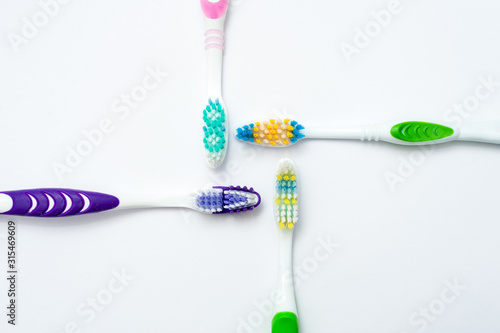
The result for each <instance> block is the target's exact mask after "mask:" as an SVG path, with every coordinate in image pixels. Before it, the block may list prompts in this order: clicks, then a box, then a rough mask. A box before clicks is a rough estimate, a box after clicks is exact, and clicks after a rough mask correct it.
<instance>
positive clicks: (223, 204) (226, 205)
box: [196, 186, 260, 214]
mask: <svg viewBox="0 0 500 333" xmlns="http://www.w3.org/2000/svg"><path fill="white" fill-rule="evenodd" d="M259 204H260V195H259V193H257V192H255V190H254V189H253V188H252V187H250V188H247V187H246V186H244V187H241V186H214V187H212V188H211V189H209V190H205V191H201V192H200V193H198V194H197V196H196V209H197V210H199V211H200V212H202V213H206V214H224V213H229V214H232V213H241V212H246V211H249V210H253V209H254V208H255V207H257V206H258V205H259Z"/></svg>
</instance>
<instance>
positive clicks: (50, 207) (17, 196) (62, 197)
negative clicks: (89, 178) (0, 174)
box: [0, 188, 120, 217]
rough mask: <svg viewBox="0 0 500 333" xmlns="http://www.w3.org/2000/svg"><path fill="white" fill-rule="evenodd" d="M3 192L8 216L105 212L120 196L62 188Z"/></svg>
mask: <svg viewBox="0 0 500 333" xmlns="http://www.w3.org/2000/svg"><path fill="white" fill-rule="evenodd" d="M0 195H1V196H2V200H1V202H2V205H3V206H4V209H3V212H2V214H8V215H23V216H37V217H62V216H71V215H82V214H88V213H97V212H102V211H105V210H110V209H113V208H116V207H117V206H118V205H119V204H120V200H118V198H117V197H115V196H112V195H109V194H104V193H98V192H89V191H80V190H72V189H59V188H40V189H32V190H19V191H7V192H0ZM6 196H7V197H6ZM8 198H10V199H11V201H10V200H8ZM9 201H10V202H9ZM9 205H10V207H9ZM5 208H7V209H5Z"/></svg>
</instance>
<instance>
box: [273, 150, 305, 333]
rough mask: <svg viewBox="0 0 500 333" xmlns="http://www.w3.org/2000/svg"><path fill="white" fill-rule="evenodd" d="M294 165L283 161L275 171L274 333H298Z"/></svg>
mask: <svg viewBox="0 0 500 333" xmlns="http://www.w3.org/2000/svg"><path fill="white" fill-rule="evenodd" d="M297 200H298V195H297V179H296V169H295V164H294V163H293V161H292V160H291V159H288V158H283V159H281V160H280V161H279V163H278V167H277V168H276V178H275V186H274V220H275V223H276V224H277V225H278V228H279V230H278V242H279V265H278V288H277V290H276V291H277V295H279V297H277V299H276V300H275V302H274V311H273V314H274V316H273V321H272V333H297V332H298V331H299V324H298V319H297V305H296V303H295V291H294V287H293V247H292V244H293V229H294V225H295V223H297V221H298V201H297Z"/></svg>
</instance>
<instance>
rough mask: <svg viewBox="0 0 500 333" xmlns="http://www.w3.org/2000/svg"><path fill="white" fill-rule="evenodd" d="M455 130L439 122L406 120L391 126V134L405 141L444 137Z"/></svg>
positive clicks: (422, 140)
mask: <svg viewBox="0 0 500 333" xmlns="http://www.w3.org/2000/svg"><path fill="white" fill-rule="evenodd" d="M454 132H455V131H454V130H453V128H449V127H446V126H443V125H439V124H433V123H426V122H422V121H406V122H404V123H399V124H397V125H394V126H393V127H392V128H391V135H392V136H393V137H395V138H396V139H399V140H402V141H407V142H425V141H433V140H439V139H443V138H446V137H448V136H450V135H453V133H454Z"/></svg>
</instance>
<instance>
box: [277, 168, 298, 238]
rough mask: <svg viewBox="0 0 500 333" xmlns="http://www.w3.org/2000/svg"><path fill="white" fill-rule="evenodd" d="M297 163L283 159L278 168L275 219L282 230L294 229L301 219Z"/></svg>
mask: <svg viewBox="0 0 500 333" xmlns="http://www.w3.org/2000/svg"><path fill="white" fill-rule="evenodd" d="M298 213H299V206H298V194H297V178H296V171H295V163H293V161H292V160H291V159H289V158H282V159H281V160H280V161H279V163H278V167H277V168H276V184H275V186H274V219H275V221H276V223H277V224H278V226H279V228H280V230H281V229H285V228H288V229H293V226H294V225H295V223H297V221H298V219H299V215H298Z"/></svg>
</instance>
